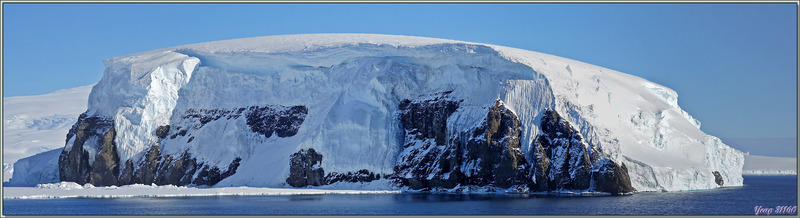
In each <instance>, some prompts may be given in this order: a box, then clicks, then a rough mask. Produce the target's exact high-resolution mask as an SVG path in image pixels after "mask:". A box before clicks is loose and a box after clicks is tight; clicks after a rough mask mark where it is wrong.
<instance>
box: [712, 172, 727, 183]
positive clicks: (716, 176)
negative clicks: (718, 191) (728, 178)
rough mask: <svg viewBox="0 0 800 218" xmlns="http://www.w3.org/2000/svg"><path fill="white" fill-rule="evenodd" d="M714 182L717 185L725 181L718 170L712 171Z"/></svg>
mask: <svg viewBox="0 0 800 218" xmlns="http://www.w3.org/2000/svg"><path fill="white" fill-rule="evenodd" d="M714 182H716V183H717V185H719V186H722V185H723V184H725V181H724V180H723V179H722V174H720V173H719V171H714Z"/></svg>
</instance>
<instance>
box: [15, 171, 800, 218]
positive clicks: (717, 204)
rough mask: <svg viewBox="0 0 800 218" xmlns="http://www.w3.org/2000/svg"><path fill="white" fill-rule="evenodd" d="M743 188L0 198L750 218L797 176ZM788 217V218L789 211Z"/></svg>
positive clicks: (80, 203) (182, 209)
mask: <svg viewBox="0 0 800 218" xmlns="http://www.w3.org/2000/svg"><path fill="white" fill-rule="evenodd" d="M744 183H745V185H744V186H743V187H736V188H723V189H714V190H707V191H691V192H668V193H637V194H634V195H631V196H603V197H554V196H534V195H507V194H471V195H466V194H411V193H404V194H362V195H295V196H218V197H169V198H140V197H135V198H114V199H90V198H78V199H74V198H73V199H24V200H23V199H3V203H4V206H3V211H4V214H6V215H22V214H36V215H50V214H55V215H67V214H73V215H74V214H103V215H119V214H142V215H146V214H207V215H215V214H280V215H289V214H321V215H328V214H384V215H393V214H424V215H439V214H445V215H447V214H479V215H501V214H519V215H536V214H636V215H664V214H667V215H670V214H671V215H678V214H680V215H684V214H690V215H702V214H740V215H753V214H754V207H756V206H762V207H764V208H775V207H776V206H796V205H797V177H795V176H745V177H744ZM795 214H796V213H795Z"/></svg>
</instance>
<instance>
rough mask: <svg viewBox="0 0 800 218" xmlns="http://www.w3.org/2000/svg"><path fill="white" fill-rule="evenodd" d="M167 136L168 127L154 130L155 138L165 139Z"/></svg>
mask: <svg viewBox="0 0 800 218" xmlns="http://www.w3.org/2000/svg"><path fill="white" fill-rule="evenodd" d="M167 135H169V125H165V126H159V127H158V128H157V129H156V136H158V138H160V139H163V138H166V137H167Z"/></svg>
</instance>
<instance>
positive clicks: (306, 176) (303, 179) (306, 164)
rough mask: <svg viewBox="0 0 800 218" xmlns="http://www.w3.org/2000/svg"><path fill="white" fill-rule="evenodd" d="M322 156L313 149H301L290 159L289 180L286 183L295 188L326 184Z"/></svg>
mask: <svg viewBox="0 0 800 218" xmlns="http://www.w3.org/2000/svg"><path fill="white" fill-rule="evenodd" d="M321 164H322V155H321V154H319V153H317V151H315V150H314V149H313V148H309V149H308V150H305V149H301V150H300V151H298V152H297V153H294V154H292V155H291V156H290V157H289V178H286V183H287V184H289V185H291V186H294V187H306V186H309V185H312V186H320V185H323V184H325V171H324V170H323V169H322V168H320V166H319V165H321Z"/></svg>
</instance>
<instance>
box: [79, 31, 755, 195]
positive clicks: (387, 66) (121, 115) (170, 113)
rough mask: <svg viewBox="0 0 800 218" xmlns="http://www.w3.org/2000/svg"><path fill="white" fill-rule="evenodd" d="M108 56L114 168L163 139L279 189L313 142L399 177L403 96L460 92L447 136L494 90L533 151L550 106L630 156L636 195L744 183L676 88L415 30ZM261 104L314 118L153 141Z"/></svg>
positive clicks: (210, 128) (98, 95)
mask: <svg viewBox="0 0 800 218" xmlns="http://www.w3.org/2000/svg"><path fill="white" fill-rule="evenodd" d="M104 64H105V65H106V71H105V72H104V75H103V79H101V81H100V82H99V83H98V84H97V85H96V86H95V87H94V88H93V90H92V93H91V94H90V96H89V104H88V112H87V114H88V115H89V116H97V117H107V118H111V119H113V121H114V124H113V125H114V129H115V130H116V133H117V134H116V136H115V138H114V140H115V142H116V145H117V148H118V152H119V155H120V162H119V163H124V162H125V161H126V160H139V159H141V158H142V157H143V155H144V153H145V152H146V150H147V149H148V148H150V146H152V145H153V144H156V143H159V144H160V146H161V152H162V154H170V155H175V156H179V155H180V154H181V153H183V152H186V151H189V152H191V153H192V155H194V156H195V157H197V158H199V159H200V160H199V161H201V162H203V163H205V164H207V165H209V166H217V167H219V168H220V169H225V168H226V167H227V166H228V165H229V164H230V163H232V161H233V160H234V159H236V158H241V159H242V160H241V165H240V166H239V167H238V169H237V173H235V174H233V175H232V176H230V177H228V178H226V179H224V180H222V181H221V182H220V183H218V184H217V186H231V185H233V186H240V185H247V186H265V187H282V186H284V185H285V181H286V178H287V176H288V174H289V171H288V170H289V166H288V165H287V163H288V162H289V157H290V155H291V154H292V153H295V152H297V151H298V150H300V149H308V148H314V149H315V150H316V151H317V152H319V153H320V154H322V155H323V156H324V158H323V161H322V164H321V166H320V167H322V168H324V169H325V171H326V172H341V173H344V172H354V171H357V170H361V169H368V170H369V171H371V172H375V173H379V174H391V173H392V172H393V167H394V165H395V163H396V159H397V157H398V155H399V154H400V152H401V149H402V140H403V139H402V135H401V134H402V130H401V129H400V127H399V123H398V120H397V119H396V115H397V113H398V108H397V105H398V104H399V103H400V102H401V101H403V100H405V99H414V98H417V97H419V96H422V95H427V94H431V93H437V92H443V91H452V96H453V97H455V98H459V99H463V100H464V101H463V102H461V108H460V109H459V110H458V111H456V112H455V113H453V114H452V115H451V119H448V126H447V127H448V128H449V129H448V132H458V131H459V130H467V129H471V128H472V127H474V126H475V125H476V124H479V123H480V122H481V120H482V119H483V118H484V117H485V116H486V115H485V110H486V108H487V107H491V106H492V104H493V103H494V102H495V100H497V99H499V100H501V101H502V102H504V103H505V105H506V107H507V108H508V109H509V110H511V111H513V112H514V113H515V114H516V115H517V116H518V118H519V120H520V121H521V123H522V134H521V136H520V143H521V145H522V146H520V150H521V151H522V153H523V154H525V155H530V154H531V149H532V145H533V140H534V139H535V138H536V136H537V135H538V134H539V132H540V129H539V127H538V125H539V123H540V122H541V118H542V116H543V111H544V110H545V109H553V110H555V111H557V112H558V113H559V114H562V115H563V116H564V117H565V119H566V120H568V121H569V123H571V125H573V127H575V129H577V130H579V131H580V134H581V135H582V136H583V137H585V139H586V141H587V142H589V143H590V144H592V145H594V146H596V147H598V148H599V150H600V151H601V152H603V153H604V154H606V155H608V156H609V157H611V159H612V160H613V161H616V162H620V163H624V164H625V165H627V169H628V171H629V174H630V178H631V181H632V185H633V187H634V188H636V189H637V190H639V191H660V190H666V191H677V190H693V189H709V188H714V187H718V185H717V184H715V182H714V181H715V176H714V172H715V171H716V172H719V174H720V175H721V177H722V178H723V179H724V183H725V186H739V185H742V177H741V169H742V165H743V163H744V159H743V156H742V153H741V152H739V151H737V150H735V149H732V148H730V147H728V146H727V145H725V144H723V143H722V142H721V141H720V140H719V139H718V138H716V137H714V136H710V135H707V134H705V133H703V132H702V131H701V130H700V129H699V127H700V122H699V121H697V120H695V119H694V118H692V117H691V116H690V115H688V113H686V112H685V111H683V110H682V109H681V108H680V107H679V106H678V104H677V96H678V95H677V93H675V91H673V90H671V89H669V88H667V87H664V86H661V85H658V84H655V83H653V82H650V81H647V80H645V79H642V78H639V77H635V76H632V75H628V74H624V73H620V72H617V71H613V70H610V69H606V68H602V67H598V66H594V65H591V64H586V63H582V62H579V61H575V60H570V59H566V58H561V57H556V56H552V55H547V54H542V53H538V52H533V51H527V50H521V49H515V48H509V47H503V46H496V45H487V44H479V43H470V42H461V41H452V40H443V39H432V38H423V37H410V36H390V35H372V34H308V35H284V36H267V37H256V38H246V39H234V40H225V41H217V42H208V43H200V44H193V45H186V46H178V47H172V48H165V49H159V50H154V51H148V52H142V53H137V54H132V55H128V56H123V57H117V58H112V59H108V60H105V61H104ZM264 105H279V106H287V107H288V106H296V105H303V106H305V107H307V108H308V114H307V116H305V121H304V122H303V123H302V125H301V126H300V127H299V130H298V132H297V134H296V135H294V136H291V137H266V136H264V135H261V134H258V133H255V132H252V131H249V130H248V129H247V125H246V123H245V120H244V119H238V118H237V119H231V118H228V119H219V120H213V121H210V122H208V123H203V124H202V125H199V126H195V127H196V128H195V129H193V130H192V131H193V132H191V133H189V135H191V136H189V135H185V136H179V137H172V138H165V139H159V138H158V137H157V136H156V130H157V129H158V128H159V127H161V126H165V125H168V124H181V125H188V124H190V123H187V121H186V119H185V114H187V112H188V111H190V110H200V109H206V110H214V109H220V110H227V111H233V110H235V109H237V108H247V107H251V106H264ZM451 124H452V125H451ZM172 131H177V129H170V134H171V135H172V134H173V133H174V132H172ZM528 159H531V158H530V157H529V158H528ZM265 166H268V167H265Z"/></svg>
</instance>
